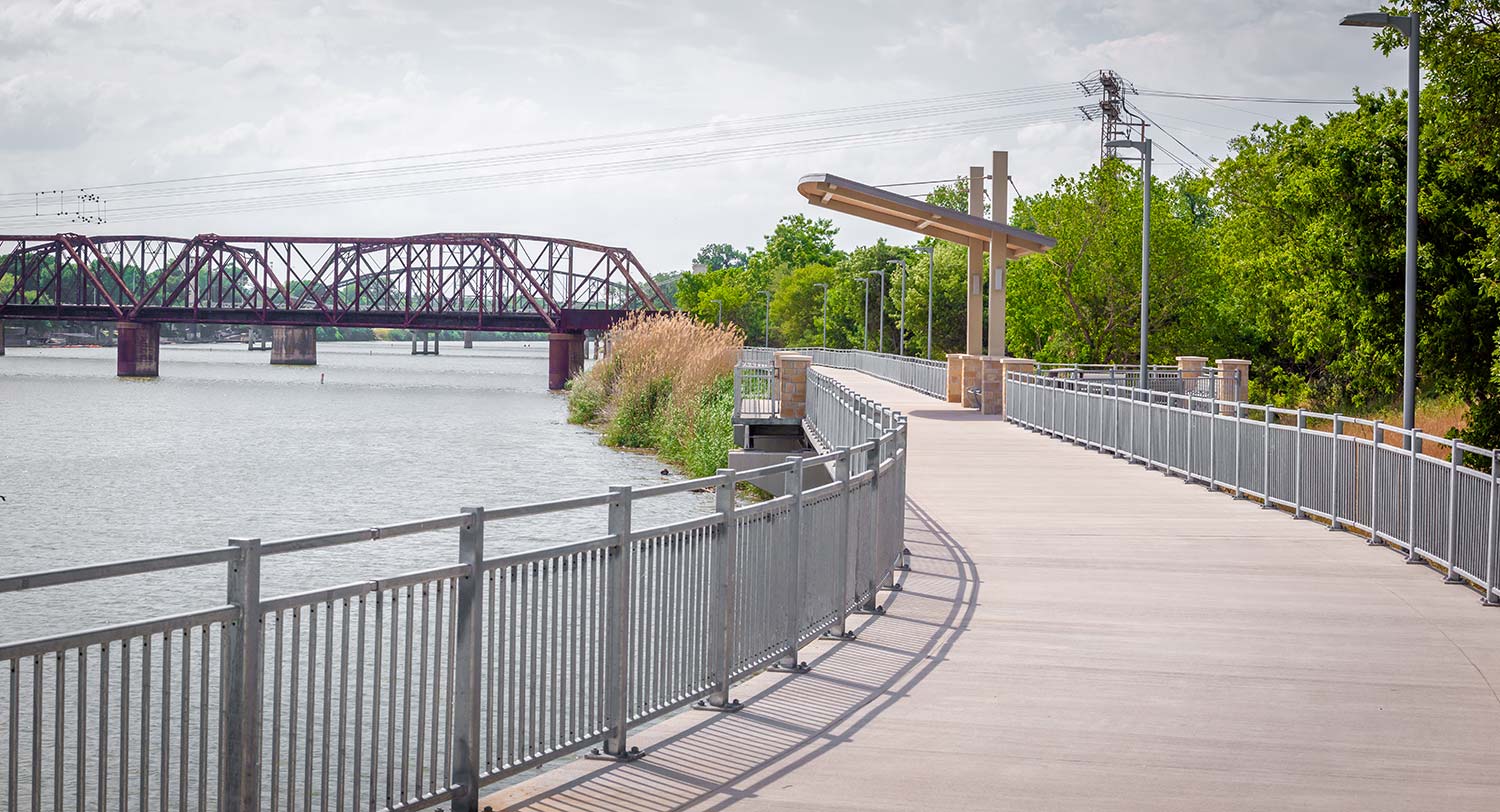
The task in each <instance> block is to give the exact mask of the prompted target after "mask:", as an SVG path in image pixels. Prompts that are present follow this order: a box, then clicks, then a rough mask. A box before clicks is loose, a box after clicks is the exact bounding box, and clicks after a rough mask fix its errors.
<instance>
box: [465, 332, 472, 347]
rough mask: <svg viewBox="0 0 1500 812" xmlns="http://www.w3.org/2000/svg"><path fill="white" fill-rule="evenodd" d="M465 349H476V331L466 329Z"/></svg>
mask: <svg viewBox="0 0 1500 812" xmlns="http://www.w3.org/2000/svg"><path fill="white" fill-rule="evenodd" d="M464 349H466V350H472V349H474V331H473V330H465V331H464Z"/></svg>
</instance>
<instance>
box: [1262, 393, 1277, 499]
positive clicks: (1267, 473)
mask: <svg viewBox="0 0 1500 812" xmlns="http://www.w3.org/2000/svg"><path fill="white" fill-rule="evenodd" d="M1264 408H1265V410H1266V436H1265V442H1263V443H1261V444H1260V445H1261V448H1260V453H1261V475H1262V479H1263V481H1262V482H1261V488H1262V489H1263V490H1262V491H1261V494H1262V495H1263V496H1264V497H1265V498H1264V499H1262V500H1261V503H1260V506H1261V509H1263V510H1269V509H1271V508H1274V507H1276V505H1275V503H1273V502H1272V501H1271V425H1272V421H1273V420H1275V418H1276V415H1275V413H1274V412H1272V411H1271V407H1270V405H1269V404H1267V405H1266V406H1265V407H1264Z"/></svg>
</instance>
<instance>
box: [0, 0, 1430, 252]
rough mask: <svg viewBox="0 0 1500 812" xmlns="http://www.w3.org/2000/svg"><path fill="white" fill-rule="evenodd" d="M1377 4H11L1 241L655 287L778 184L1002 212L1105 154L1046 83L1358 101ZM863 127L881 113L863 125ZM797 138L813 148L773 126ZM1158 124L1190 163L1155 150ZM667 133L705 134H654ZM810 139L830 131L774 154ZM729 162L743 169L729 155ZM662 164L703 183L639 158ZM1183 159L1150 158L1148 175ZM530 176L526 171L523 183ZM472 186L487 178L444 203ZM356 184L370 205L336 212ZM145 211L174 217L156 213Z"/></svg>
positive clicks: (1202, 133) (1159, 103) (840, 218)
mask: <svg viewBox="0 0 1500 812" xmlns="http://www.w3.org/2000/svg"><path fill="white" fill-rule="evenodd" d="M1351 3H1352V4H1351ZM1377 5H1378V4H1377V3H1374V2H1370V3H1364V4H1363V5H1362V4H1361V0H1346V1H1345V2H1326V0H1300V1H1299V2H1252V1H1251V0H1238V1H1225V0H1132V1H1131V2H1073V1H1072V0H1063V1H1062V2H1051V1H1050V0H1047V1H1044V0H1029V1H1028V2H1015V1H1014V0H988V1H987V2H949V1H948V0H925V2H919V3H913V2H911V1H910V0H899V1H897V2H886V1H885V0H865V1H864V2H839V1H838V0H811V1H809V2H802V3H767V4H757V3H753V2H735V3H715V2H680V1H679V0H649V1H648V2H634V1H633V0H621V1H619V2H528V3H519V2H513V1H512V0H483V1H477V2H465V1H463V0H459V1H455V0H425V2H398V1H397V0H368V1H367V2H351V3H325V4H320V5H314V4H311V3H295V2H293V3H284V2H275V1H274V0H259V1H258V2H247V3H231V2H220V1H219V0H200V2H196V3H180V4H179V3H166V2H151V1H150V0H73V1H71V2H61V3H55V4H54V3H36V2H26V0H7V2H6V3H5V4H4V6H3V7H0V61H3V64H4V70H3V72H0V76H4V77H6V78H5V79H4V81H3V82H0V106H3V115H0V151H3V155H0V191H3V192H5V193H8V195H11V196H8V197H5V198H0V200H3V201H4V202H7V203H10V204H11V207H10V208H7V209H4V210H3V214H4V215H6V219H4V220H3V222H0V230H3V231H6V232H11V233H16V232H23V233H24V232H31V233H52V232H55V231H59V230H71V231H81V232H84V233H96V234H107V233H165V234H180V235H185V234H196V233H201V232H215V233H220V234H337V235H371V236H387V235H400V234H416V233H426V232H432V231H506V232H518V233H530V234H543V235H554V236H566V237H574V238H578V239H584V240H589V241H594V242H600V243H606V244H612V245H622V246H626V247H628V248H631V249H633V250H634V251H635V252H636V253H637V255H638V256H639V257H640V258H641V259H642V261H643V262H644V263H645V264H646V267H647V268H648V269H650V270H652V271H665V270H674V269H680V268H683V267H686V265H687V263H688V262H689V261H690V260H691V257H692V255H693V254H694V253H695V252H696V250H697V248H698V247H699V246H701V245H703V244H704V243H709V242H730V243H733V244H735V245H740V246H744V245H758V244H759V243H760V241H761V239H762V236H763V235H764V234H766V233H767V232H768V231H769V230H770V228H771V227H772V226H773V225H774V223H775V221H776V220H777V218H779V217H780V216H782V215H783V214H788V213H795V212H805V213H810V214H819V213H820V212H821V210H816V209H812V208H811V207H809V206H807V205H806V204H805V203H804V202H803V200H802V198H800V197H799V196H798V195H797V194H796V191H795V185H796V181H797V179H798V178H799V177H800V176H802V175H804V174H808V173H813V172H832V173H836V174H840V175H844V176H847V177H851V178H855V179H859V180H862V181H865V182H869V183H894V182H902V181H918V180H928V179H933V178H939V177H948V176H953V175H957V174H962V173H965V172H966V171H967V170H966V168H967V167H968V166H969V165H970V164H971V163H984V164H987V163H988V160H989V154H990V150H992V149H1007V150H1009V151H1010V166H1011V174H1012V176H1013V177H1014V179H1015V183H1016V185H1017V186H1018V187H1019V189H1020V191H1021V192H1022V193H1031V192H1035V191H1038V190H1041V189H1042V188H1044V187H1046V186H1047V185H1048V184H1050V183H1051V181H1052V180H1053V179H1054V178H1055V177H1056V176H1058V175H1060V174H1065V173H1076V172H1079V171H1081V170H1082V169H1084V168H1085V167H1087V166H1088V165H1090V164H1091V163H1093V162H1094V161H1095V160H1097V158H1098V138H1099V131H1098V125H1097V124H1094V123H1090V122H1087V121H1084V120H1083V119H1082V118H1081V117H1079V116H1074V114H1072V113H1070V112H1069V109H1070V108H1071V107H1073V106H1076V105H1081V104H1087V103H1088V102H1089V101H1090V100H1089V99H1088V98H1087V97H1085V96H1084V95H1083V94H1082V93H1081V92H1078V93H1076V94H1075V95H1071V96H1070V95H1068V93H1067V92H1065V91H1066V88H1063V86H1062V83H1066V82H1072V81H1076V80H1080V79H1083V78H1085V77H1087V76H1088V75H1089V74H1091V73H1092V72H1094V71H1097V70H1098V69H1100V68H1111V69H1114V70H1116V71H1119V72H1120V74H1122V75H1123V76H1124V77H1125V78H1126V79H1128V80H1130V81H1131V82H1133V83H1134V84H1135V85H1136V86H1138V87H1140V88H1153V89H1160V90H1172V91H1188V92H1194V93H1216V94H1236V95H1271V96H1296V97H1311V98H1348V96H1349V92H1350V89H1351V88H1352V87H1353V86H1356V85H1358V86H1361V87H1365V88H1374V87H1379V86H1384V85H1391V84H1401V83H1402V82H1403V79H1404V60H1401V59H1400V58H1399V57H1396V58H1390V59H1388V58H1386V57H1383V56H1381V55H1379V54H1378V53H1376V52H1375V51H1373V50H1372V49H1371V47H1370V36H1369V33H1368V32H1365V31H1360V30H1355V29H1347V28H1339V27H1338V25H1337V23H1338V19H1339V17H1340V16H1341V15H1342V14H1344V13H1346V12H1351V11H1363V10H1369V9H1367V8H1365V6H1369V7H1371V8H1373V7H1375V6H1377ZM1039 87H1042V88H1047V90H1046V91H1030V92H1031V93H1032V94H1033V95H1040V96H1042V97H1043V98H1041V100H1040V101H1038V102H1035V103H1032V104H1030V105H1026V106H999V105H998V104H994V105H991V104H989V101H986V104H985V105H984V106H975V105H970V107H974V108H975V109H966V110H963V111H960V112H957V113H954V112H951V111H949V112H945V113H935V114H933V115H932V116H927V117H917V116H916V115H914V113H913V110H914V108H913V106H912V105H910V104H907V105H905V106H900V105H897V104H896V103H903V102H911V101H912V100H920V99H924V98H937V97H942V98H946V97H951V96H955V95H959V94H973V93H981V92H991V91H1005V90H1010V89H1016V88H1039ZM1023 97H1024V96H1023V95H1021V94H1018V95H1017V96H1016V98H1017V99H1019V98H1023ZM997 98H998V97H997ZM1134 101H1135V102H1136V103H1137V104H1138V105H1139V106H1140V107H1141V108H1142V109H1143V110H1145V111H1146V112H1147V113H1148V114H1150V115H1152V116H1153V117H1154V118H1156V119H1157V121H1158V122H1159V123H1160V124H1161V125H1162V127H1164V128H1166V130H1167V131H1168V132H1170V133H1172V134H1173V135H1176V136H1177V137H1178V138H1180V139H1182V140H1183V141H1184V142H1186V143H1187V144H1188V145H1189V146H1191V147H1192V148H1193V150H1194V151H1196V152H1198V153H1199V154H1201V155H1202V156H1204V157H1205V158H1209V157H1211V156H1214V155H1222V154H1223V153H1224V142H1225V140H1226V139H1228V138H1229V137H1232V136H1233V135H1234V134H1235V133H1238V132H1244V131H1246V130H1247V129H1248V128H1249V126H1250V125H1251V124H1252V123H1253V122H1255V121H1257V120H1260V119H1274V118H1277V117H1291V116H1295V115H1298V114H1307V115H1311V116H1314V117H1321V116H1323V115H1324V114H1325V113H1326V112H1327V110H1328V108H1326V107H1323V106H1310V105H1300V106H1288V105H1280V106H1278V105H1261V104H1251V103H1241V102H1216V103H1210V102H1205V101H1201V100H1177V99H1164V98H1157V97H1146V96H1141V97H1138V98H1135V99H1134ZM950 104H951V103H950ZM867 105H882V107H876V108H870V109H869V110H866V111H856V112H850V113H846V114H839V115H841V116H843V118H842V119H839V118H838V117H837V116H835V117H826V116H825V117H823V118H813V119H796V118H793V119H786V118H779V119H771V120H769V124H762V125H755V126H767V127H770V128H771V130H772V131H771V132H769V133H765V134H762V135H761V136H759V137H757V138H755V139H743V138H742V139H738V140H736V139H733V138H729V136H733V135H734V134H735V133H736V132H737V129H736V128H743V127H746V126H751V125H747V124H746V123H745V122H743V121H742V119H745V118H747V117H758V116H778V115H783V114H792V113H806V112H816V111H827V110H830V109H838V108H848V107H853V106H867ZM880 111H886V112H887V113H888V114H889V115H892V116H894V117H892V118H889V119H886V120H880V121H874V122H870V121H868V120H862V119H861V118H860V117H862V116H864V117H868V116H870V115H871V114H872V112H873V113H879V112H880ZM896 113H900V114H901V115H900V116H895V114H896ZM1022 113H1030V114H1035V115H1036V116H1037V117H1038V118H1041V117H1046V116H1050V120H1049V121H1047V122H1046V123H1040V124H1037V123H1033V124H1030V125H1028V126H1019V127H1018V126H1015V124H1016V122H1006V121H1003V120H994V119H1001V118H1002V117H1004V116H1012V115H1017V114H1022ZM992 120H993V126H992V127H991V125H990V124H987V123H986V122H987V121H992ZM799 122H800V123H801V124H802V125H803V129H800V130H793V129H789V128H788V124H797V123H799ZM965 122H968V123H965ZM973 122H978V123H977V124H976V123H973ZM710 123H712V124H715V128H714V129H711V130H707V131H704V130H688V131H673V132H669V133H657V134H654V135H650V136H637V137H635V138H634V139H633V141H632V143H631V144H629V145H624V144H623V143H622V142H619V141H612V140H609V139H602V140H592V141H576V140H569V139H579V138H597V137H599V136H609V135H616V134H621V133H629V132H637V131H642V130H660V129H662V128H677V127H689V126H694V125H702V124H710ZM944 124H946V125H948V129H947V130H944V129H943V127H942V126H940V125H944ZM835 125H839V126H835ZM924 127H931V128H932V129H931V131H930V132H929V131H927V130H924V129H923V128H924ZM776 128H781V129H776ZM954 130H957V132H956V133H955V132H954ZM889 131H897V134H895V135H889V136H884V139H883V141H881V142H880V143H877V144H875V145H870V144H859V143H854V141H855V139H854V136H857V135H859V134H860V133H870V132H889ZM1150 134H1151V135H1152V136H1153V137H1154V138H1156V139H1158V140H1159V141H1161V142H1162V143H1163V144H1164V145H1165V146H1167V147H1168V148H1170V149H1172V150H1173V151H1174V152H1176V153H1178V154H1179V155H1183V157H1184V158H1186V157H1188V156H1187V155H1186V151H1185V150H1182V149H1180V148H1178V145H1177V144H1176V143H1173V142H1172V141H1171V140H1170V139H1169V138H1167V137H1166V136H1165V135H1163V134H1162V133H1160V132H1155V131H1153V132H1151V133H1150ZM685 135H687V136H693V137H694V138H695V139H696V140H689V141H687V142H674V141H670V140H669V139H680V138H683V137H684V136H685ZM813 138H827V139H830V141H829V142H825V143H824V144H822V145H820V144H816V143H814V144H805V143H801V144H799V145H797V146H795V147H793V146H788V143H789V142H793V141H795V142H804V141H806V140H808V139H813ZM558 140H568V141H567V143H564V144H554V145H551V146H547V147H526V148H524V149H521V150H519V152H521V153H527V154H532V153H536V152H539V151H541V152H547V153H549V156H548V157H544V158H543V157H530V158H526V159H525V161H524V162H518V161H517V159H515V158H514V157H512V158H509V159H508V160H511V161H513V163H510V164H500V165H498V166H496V165H491V166H485V167H478V168H475V167H471V166H467V165H464V166H459V167H457V168H447V169H435V168H433V167H431V166H430V164H432V163H433V162H442V161H449V160H471V159H473V158H476V157H478V158H490V159H496V160H507V159H506V156H515V155H516V154H517V150H509V151H507V150H492V151H487V152H470V153H466V154H464V155H462V156H456V157H453V158H428V159H422V160H420V161H414V162H411V161H409V162H398V163H380V164H358V165H354V166H352V167H351V166H346V167H336V168H331V169H326V170H319V172H321V173H329V172H347V171H350V170H356V171H358V170H370V169H381V170H393V169H402V168H407V167H417V168H418V169H420V170H421V171H416V170H415V169H414V170H412V171H410V172H407V173H406V174H398V175H395V176H394V177H389V176H378V177H373V178H361V177H354V178H335V179H334V180H331V181H329V180H322V181H319V182H318V183H308V184H303V185H285V183H283V185H275V186H273V185H269V184H267V185H259V186H257V185H247V181H248V182H259V183H264V182H265V181H269V180H278V181H283V182H284V181H286V180H288V179H289V178H293V177H296V176H295V175H270V176H265V175H251V176H249V177H241V178H235V179H228V180H224V181H197V182H195V183H196V184H198V185H205V184H207V185H212V186H213V187H214V188H213V189H210V190H200V191H199V192H198V193H196V194H183V193H182V190H181V186H180V185H179V186H171V185H168V186H124V187H121V186H115V185H116V184H128V183H137V182H141V181H160V180H174V179H181V178H194V177H201V176H208V175H218V174H224V173H241V172H258V171H262V170H272V169H286V168H296V167H305V166H311V165H320V164H330V163H345V162H351V161H366V160H374V159H383V158H393V157H401V156H413V155H428V154H432V153H439V152H449V151H459V150H479V149H484V148H495V147H511V146H514V145H522V144H536V143H538V142H549V141H558ZM877 140H880V139H877ZM746 147H759V148H760V150H759V152H758V153H757V154H753V155H752V156H748V157H747V156H745V155H744V154H743V153H735V152H733V151H732V150H743V149H745V148H746ZM726 150H730V152H728V153H726ZM750 152H752V153H755V152H756V151H755V150H750ZM767 153H769V154H767ZM663 156H667V157H671V158H672V160H674V161H676V162H679V163H681V162H688V163H692V162H694V161H696V162H698V163H700V164H703V165H699V166H696V167H688V168H668V169H663V168H661V167H660V166H659V165H656V164H653V161H657V162H660V161H661V160H662V158H663ZM682 156H689V157H682ZM691 156H697V157H696V158H693V157H691ZM1160 157H1162V156H1159V158H1160ZM636 160H640V161H644V163H640V164H631V165H627V166H633V167H635V168H634V169H631V170H630V171H628V172H627V171H626V170H625V169H620V168H599V167H600V166H601V164H602V165H604V166H605V167H614V166H616V162H618V161H636ZM1175 169H1176V167H1174V166H1172V165H1171V164H1169V163H1165V162H1163V163H1162V164H1161V165H1159V166H1158V175H1160V174H1163V173H1170V172H1172V171H1174V170H1175ZM524 171H530V172H535V173H537V174H535V175H533V176H530V177H527V176H518V175H516V174H514V173H517V172H524ZM495 173H502V174H500V175H499V176H498V177H497V176H496V174H495ZM504 173H509V174H504ZM304 174H305V173H304ZM476 178H495V179H494V180H489V181H486V180H482V179H481V180H476ZM464 183H469V184H476V183H480V184H487V185H486V186H485V188H480V189H472V190H467V191H461V192H456V193H455V192H448V193H442V192H441V191H440V190H441V189H442V188H443V187H444V186H445V185H447V186H453V185H462V184H464ZM361 186H366V187H368V186H374V187H377V188H376V189H375V190H374V191H369V190H366V191H365V192H363V193H362V194H359V195H355V194H354V193H353V192H351V190H358V189H360V188H361ZM101 187H113V188H101ZM60 188H67V189H71V190H74V191H73V192H70V193H67V194H65V195H62V196H61V203H62V206H63V208H64V210H68V211H72V210H76V209H78V208H79V206H80V205H81V206H82V208H83V209H84V210H85V211H88V212H90V213H96V211H97V204H93V203H91V202H88V201H85V202H83V203H82V204H80V203H79V202H78V201H77V200H76V198H77V197H78V192H77V191H76V190H77V189H80V188H83V189H86V190H89V191H88V192H85V193H84V194H97V195H99V197H100V198H102V199H103V201H104V212H105V214H106V216H107V217H108V222H107V223H105V224H88V223H84V224H79V223H69V222H68V221H67V219H68V218H66V217H65V218H62V219H59V218H57V217H56V216H55V214H56V211H57V209H58V205H59V202H58V196H55V195H54V196H52V197H51V198H43V199H42V202H38V201H37V199H36V197H35V196H34V195H33V193H34V192H37V191H43V190H55V189H60ZM382 190H384V191H382ZM911 191H920V189H913V190H911ZM152 195H154V196H152ZM308 195H314V196H313V197H309V196H308ZM268 196H275V197H274V200H273V201H272V203H274V205H275V207H270V206H271V204H269V203H266V202H265V201H264V200H263V198H266V197H268ZM351 197H355V199H353V200H350V198H351ZM223 201H228V202H223ZM246 201H258V202H254V203H247V202H246ZM308 202H312V203H314V205H295V206H292V205H288V204H298V203H308ZM163 204H183V205H182V207H181V208H178V209H168V210H163V209H146V210H143V211H144V212H145V213H154V216H152V217H151V218H150V219H142V218H140V217H138V216H134V215H129V214H128V213H129V212H130V210H131V208H132V207H133V206H136V207H139V206H143V205H154V206H160V205H163ZM111 207H112V209H111ZM257 207H258V208H260V209H261V210H247V209H252V208H257ZM37 211H40V212H43V214H44V215H45V214H46V213H47V212H49V211H50V212H51V213H52V215H54V216H41V217H37V216H36V212H37ZM164 211H165V212H167V213H172V214H173V215H174V216H170V217H161V216H159V215H160V214H162V213H164ZM823 216H830V217H832V219H833V220H834V221H835V223H836V224H837V225H838V226H839V227H840V229H841V234H840V237H841V242H842V243H843V244H844V245H845V247H852V246H853V245H856V244H859V243H862V242H869V241H872V240H874V239H875V238H876V237H879V236H887V237H889V238H891V239H893V240H897V241H901V242H907V241H909V235H907V234H906V233H905V232H899V231H895V230H893V229H888V228H885V227H881V226H876V225H872V224H867V223H863V222H860V221H856V220H854V219H853V218H850V217H848V216H845V215H839V214H827V213H823Z"/></svg>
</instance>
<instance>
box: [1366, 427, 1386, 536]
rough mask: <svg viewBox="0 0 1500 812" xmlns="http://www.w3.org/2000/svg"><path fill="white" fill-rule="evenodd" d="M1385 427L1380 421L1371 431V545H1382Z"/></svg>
mask: <svg viewBox="0 0 1500 812" xmlns="http://www.w3.org/2000/svg"><path fill="white" fill-rule="evenodd" d="M1384 434H1385V427H1384V426H1382V425H1381V423H1380V421H1379V420H1376V421H1375V426H1374V427H1373V428H1372V429H1371V430H1370V541H1369V543H1370V544H1371V545H1375V544H1382V543H1383V542H1382V541H1381V540H1380V444H1381V442H1382V440H1383V435H1384Z"/></svg>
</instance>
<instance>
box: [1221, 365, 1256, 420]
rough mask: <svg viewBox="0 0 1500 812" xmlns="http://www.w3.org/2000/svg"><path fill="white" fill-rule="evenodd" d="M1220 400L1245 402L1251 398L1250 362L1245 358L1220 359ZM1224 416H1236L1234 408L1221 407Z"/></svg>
mask: <svg viewBox="0 0 1500 812" xmlns="http://www.w3.org/2000/svg"><path fill="white" fill-rule="evenodd" d="M1218 365H1219V400H1225V401H1230V402H1235V401H1239V402H1244V401H1246V400H1248V399H1249V398H1250V362H1249V361H1246V360H1244V359H1243V358H1220V359H1219V361H1218ZM1219 411H1220V412H1222V413H1224V414H1234V407H1232V406H1228V407H1226V406H1220V407H1219Z"/></svg>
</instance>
